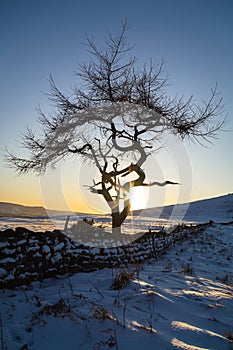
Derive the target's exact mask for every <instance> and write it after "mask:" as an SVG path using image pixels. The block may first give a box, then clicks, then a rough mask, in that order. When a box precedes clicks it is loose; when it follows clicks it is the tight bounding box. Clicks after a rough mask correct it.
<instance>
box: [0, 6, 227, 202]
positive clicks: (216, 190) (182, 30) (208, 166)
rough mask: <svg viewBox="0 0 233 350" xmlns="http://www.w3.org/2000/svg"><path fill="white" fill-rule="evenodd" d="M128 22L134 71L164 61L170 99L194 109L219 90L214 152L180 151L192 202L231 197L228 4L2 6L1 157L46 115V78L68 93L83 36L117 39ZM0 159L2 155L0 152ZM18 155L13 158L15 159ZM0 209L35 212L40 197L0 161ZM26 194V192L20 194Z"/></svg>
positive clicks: (33, 183)
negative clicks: (4, 204) (39, 112)
mask: <svg viewBox="0 0 233 350" xmlns="http://www.w3.org/2000/svg"><path fill="white" fill-rule="evenodd" d="M124 18H127V19H128V23H129V26H130V29H129V31H128V39H129V42H131V43H133V44H135V47H134V51H133V53H134V54H135V55H136V56H138V58H139V64H140V63H141V64H143V63H144V62H149V60H150V58H152V59H153V60H154V62H160V61H161V59H162V58H163V59H164V62H165V70H166V71H167V72H168V73H169V77H170V83H171V85H170V86H169V93H170V94H171V95H175V94H176V93H178V94H179V95H184V96H187V97H188V96H189V95H190V94H193V95H194V96H195V98H196V100H197V101H201V100H202V99H205V98H207V97H208V96H209V92H210V88H211V87H213V86H214V85H215V83H216V82H218V86H219V91H220V92H221V93H222V96H223V98H224V104H225V112H226V114H228V124H227V125H226V127H225V129H227V130H228V131H227V132H222V133H220V134H219V139H218V140H216V141H215V145H214V146H208V148H202V147H200V146H199V145H187V149H188V153H189V156H190V159H191V164H192V171H193V175H192V195H191V199H198V198H207V197H211V196H215V195H221V194H225V193H228V192H232V191H233V186H232V179H233V165H232V151H233V141H232V139H233V138H232V136H233V116H232V113H233V99H232V93H233V63H232V62H233V47H232V43H233V2H232V1H230V0H228V1H227V0H223V1H215V0H212V1H210V0H204V1H203V0H202V1H200V0H196V1H189V0H185V1H183V0H161V1H158V0H154V1H152V0H151V1H150V0H144V1H129V0H128V1H127V0H126V1H122V0H120V1H119V0H118V1H110V0H108V1H106V0H103V1H101V0H99V1H90V0H86V1H78V0H77V1H74V0H66V1H59V0H58V1H55V0H54V1H51V0H47V1H45V0H41V1H33V0H31V1H26V0H21V1H11V0H9V1H4V2H1V11H0V45H1V50H0V51H1V53H0V76H1V78H0V100H1V110H0V118H1V140H0V147H1V150H2V149H3V148H4V147H5V145H7V147H8V148H9V149H10V150H13V151H15V152H17V151H18V142H17V139H18V136H19V134H20V132H22V131H23V130H24V129H25V127H26V126H27V125H31V126H33V127H35V128H36V127H37V126H36V122H35V120H36V111H35V107H36V106H38V105H41V107H42V108H43V110H45V111H46V110H49V109H50V108H51V107H50V106H49V104H48V101H47V99H46V97H45V96H44V95H43V94H42V91H43V92H46V91H47V88H48V78H49V74H50V73H52V74H53V76H54V78H55V81H56V82H57V85H58V86H59V87H60V88H61V89H62V90H64V91H65V92H69V88H70V86H71V85H72V84H73V83H75V76H74V71H75V70H77V65H78V62H82V61H83V60H88V58H89V56H88V53H87V51H86V49H85V46H84V45H83V36H84V34H85V33H88V34H89V35H90V36H91V37H93V38H94V39H95V40H96V42H97V43H101V42H102V41H103V37H104V35H105V34H106V29H107V28H109V29H110V30H111V31H113V32H114V31H116V30H118V29H119V27H120V23H121V19H124ZM1 153H2V152H1ZM18 153H20V150H19V152H18ZM0 166H1V175H0V176H1V182H0V201H11V202H17V203H22V204H34V205H35V204H40V203H41V197H40V193H41V189H40V186H39V184H38V179H37V178H36V177H34V176H33V175H27V176H26V177H24V178H15V177H14V172H13V171H12V170H11V169H6V166H5V164H4V163H3V158H2V156H1V158H0ZM27 189H30V191H29V190H27Z"/></svg>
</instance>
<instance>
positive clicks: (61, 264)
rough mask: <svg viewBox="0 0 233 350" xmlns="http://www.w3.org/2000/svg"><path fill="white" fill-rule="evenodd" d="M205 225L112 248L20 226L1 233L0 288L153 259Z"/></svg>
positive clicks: (150, 236)
mask: <svg viewBox="0 0 233 350" xmlns="http://www.w3.org/2000/svg"><path fill="white" fill-rule="evenodd" d="M206 226H207V224H201V225H198V226H193V227H187V226H184V225H181V226H178V227H177V228H176V229H175V230H174V231H173V232H172V233H170V234H167V233H166V232H164V231H160V232H158V233H151V232H150V233H145V234H144V235H143V236H141V237H140V238H138V239H137V240H135V241H134V242H130V243H128V244H126V245H124V246H120V247H112V248H97V247H88V246H85V245H80V244H77V243H76V242H75V241H73V240H72V239H70V238H68V237H67V236H66V235H64V234H63V233H61V232H60V231H57V230H55V231H53V232H33V231H29V230H27V229H25V228H20V227H19V228H16V229H15V230H11V229H8V230H5V231H0V288H1V289H3V288H15V287H18V286H21V285H28V284H30V283H31V282H32V281H40V280H43V279H44V278H50V277H53V278H56V277H58V276H59V275H64V274H68V275H72V274H74V273H76V272H89V271H94V270H96V269H101V268H112V267H114V266H127V265H128V264H138V263H142V262H144V261H146V260H149V259H156V258H158V257H159V256H160V255H161V254H165V253H166V251H167V250H168V249H169V248H170V247H171V246H173V245H174V244H177V243H178V242H180V241H183V240H186V239H188V238H189V237H191V236H193V235H197V234H201V233H202V232H203V231H204V230H205V228H206Z"/></svg>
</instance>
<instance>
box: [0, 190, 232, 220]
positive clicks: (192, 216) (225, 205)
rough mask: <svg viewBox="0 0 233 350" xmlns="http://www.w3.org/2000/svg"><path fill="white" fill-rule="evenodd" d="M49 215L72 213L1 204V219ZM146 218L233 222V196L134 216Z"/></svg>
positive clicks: (157, 209)
mask: <svg viewBox="0 0 233 350" xmlns="http://www.w3.org/2000/svg"><path fill="white" fill-rule="evenodd" d="M48 214H49V215H69V214H72V212H67V211H59V210H50V209H47V210H46V209H45V208H43V207H39V206H38V207H30V206H24V205H19V204H13V203H6V202H0V217H36V216H45V217H47V216H48ZM137 214H140V215H141V216H145V217H153V218H156V217H159V218H164V219H171V218H172V219H176V220H185V221H195V222H206V221H208V220H214V221H232V220H233V194H228V195H224V196H220V197H215V198H210V199H203V200H199V201H195V202H191V203H184V204H176V205H168V206H165V207H156V208H149V209H144V210H143V211H138V210H137V211H134V215H137Z"/></svg>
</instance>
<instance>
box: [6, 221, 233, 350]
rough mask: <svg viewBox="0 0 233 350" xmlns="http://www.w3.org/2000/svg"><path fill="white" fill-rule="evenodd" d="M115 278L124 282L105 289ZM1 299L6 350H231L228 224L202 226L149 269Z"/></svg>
mask: <svg viewBox="0 0 233 350" xmlns="http://www.w3.org/2000/svg"><path fill="white" fill-rule="evenodd" d="M120 273H126V274H128V275H130V274H131V277H130V279H129V281H128V283H126V284H125V285H124V287H123V288H122V289H119V290H117V289H113V288H111V286H112V284H113V282H114V280H115V279H116V277H117V276H119V274H120ZM25 277H26V276H25ZM0 298H1V303H2V311H1V320H2V343H3V344H4V346H5V348H6V349H8V350H11V349H12V350H13V349H22V348H23V347H24V348H25V349H26V348H28V349H32V350H41V349H44V350H50V349H56V350H60V349H64V348H67V349H73V348H77V349H80V350H81V349H87V350H89V349H94V350H103V349H122V350H125V349H134V350H139V349H142V348H144V349H148V350H152V349H153V350H154V349H159V350H167V349H187V350H193V349H195V350H197V349H200V350H203V349H215V350H225V349H226V350H230V349H233V343H232V342H231V339H232V338H231V337H232V334H233V317H232V315H233V226H232V225H213V226H211V227H208V228H207V229H206V230H205V231H204V233H203V234H202V235H201V236H199V235H197V236H194V237H193V238H191V239H189V240H187V241H184V242H183V243H179V244H178V245H176V246H175V247H174V248H172V249H170V250H169V251H168V252H167V254H166V255H164V256H163V257H160V258H159V259H158V260H152V261H151V262H150V263H144V264H138V265H136V266H135V265H131V266H129V267H128V268H127V269H124V270H123V269H122V268H112V269H103V270H98V271H95V272H91V273H76V274H75V275H73V276H72V277H62V278H59V279H47V280H44V281H43V282H33V283H32V284H31V285H30V286H28V287H21V288H18V289H16V290H2V291H0ZM26 345H27V347H26Z"/></svg>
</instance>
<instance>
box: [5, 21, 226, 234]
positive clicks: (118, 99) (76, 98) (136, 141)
mask: <svg viewBox="0 0 233 350" xmlns="http://www.w3.org/2000/svg"><path fill="white" fill-rule="evenodd" d="M126 31H127V23H126V21H125V22H123V23H122V25H121V29H120V32H119V33H118V34H116V35H113V34H112V33H110V32H108V33H107V37H106V39H105V42H104V44H105V45H104V47H103V48H99V47H98V46H97V45H96V44H95V42H94V41H93V40H92V39H90V37H88V36H86V38H85V39H86V41H85V42H86V45H87V48H88V51H89V54H90V57H91V59H90V61H89V62H84V63H83V64H81V65H80V66H79V70H78V72H77V73H76V74H77V77H78V85H76V86H74V87H73V90H72V98H70V97H68V96H66V95H65V94H63V93H62V92H61V91H60V90H59V89H58V87H57V86H56V84H55V82H54V79H53V77H52V76H50V81H49V84H50V90H49V93H48V98H49V100H50V101H51V102H52V103H53V104H54V105H55V107H56V108H55V109H54V112H53V115H52V116H49V115H46V114H44V112H43V111H42V110H41V109H39V117H38V121H39V124H40V125H41V127H42V137H41V138H38V137H37V136H36V135H35V133H34V132H33V130H32V129H30V128H27V130H26V132H25V133H24V134H23V136H22V143H23V146H24V147H25V148H26V149H27V150H29V153H30V157H29V158H28V159H25V158H20V157H17V156H15V155H14V154H12V153H10V152H7V156H6V158H7V161H8V162H9V164H10V165H11V166H13V167H14V168H15V169H16V170H17V171H18V172H19V173H20V174H24V173H27V172H30V171H35V172H38V173H42V172H44V171H45V170H46V168H47V167H49V166H54V165H55V164H56V163H57V162H58V161H59V160H60V159H64V158H65V157H67V156H68V155H70V154H77V155H80V156H81V157H82V158H83V159H89V160H90V161H92V162H94V164H95V165H96V167H97V168H98V170H99V175H100V180H99V182H97V183H96V182H94V180H93V185H92V186H89V190H90V191H91V192H94V193H97V194H100V195H102V196H103V197H104V199H105V201H106V202H107V204H108V206H109V209H110V211H111V215H112V227H113V230H115V231H117V232H120V228H121V225H122V223H123V222H124V220H125V218H126V217H127V215H128V214H129V211H130V197H129V193H130V189H131V188H133V187H136V186H153V185H160V186H165V185H167V184H176V182H172V181H165V182H164V183H158V182H156V181H154V182H152V183H146V182H145V172H144V170H143V169H142V166H143V164H144V162H145V161H146V159H147V157H148V156H149V155H150V154H151V153H152V152H154V151H155V150H158V148H159V140H160V138H161V136H162V135H163V133H164V132H165V131H169V132H171V133H172V134H174V135H176V136H177V137H180V138H182V139H184V138H187V137H188V138H191V139H192V140H193V141H194V142H195V141H197V142H202V141H206V140H210V139H211V138H213V137H215V135H216V132H217V131H218V130H219V129H220V128H221V127H222V125H223V124H224V117H223V116H222V114H223V105H222V99H221V97H219V96H218V93H217V87H215V88H214V89H212V90H211V96H210V98H209V100H208V101H207V102H202V104H200V105H197V104H195V103H194V101H193V97H190V98H189V99H188V100H184V99H183V98H177V97H175V98H170V97H168V96H167V92H166V88H167V82H168V81H167V76H165V75H164V73H163V62H161V64H159V65H154V64H152V63H150V64H149V66H146V65H144V66H143V67H142V68H138V65H137V58H136V57H134V56H131V52H132V49H133V47H131V46H130V45H129V44H128V42H127V40H126ZM133 176H134V177H133ZM135 177H136V178H135Z"/></svg>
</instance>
